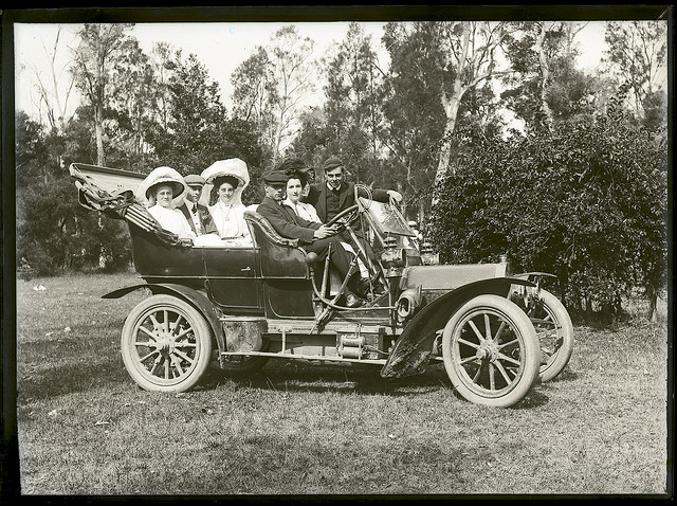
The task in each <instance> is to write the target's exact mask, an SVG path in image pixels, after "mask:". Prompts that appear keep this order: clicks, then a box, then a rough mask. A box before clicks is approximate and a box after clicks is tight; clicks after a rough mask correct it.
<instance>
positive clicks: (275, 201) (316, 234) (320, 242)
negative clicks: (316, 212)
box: [257, 171, 368, 307]
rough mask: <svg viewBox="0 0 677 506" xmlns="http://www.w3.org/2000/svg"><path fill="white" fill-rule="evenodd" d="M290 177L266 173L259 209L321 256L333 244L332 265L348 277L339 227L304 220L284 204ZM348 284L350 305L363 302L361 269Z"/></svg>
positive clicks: (285, 233)
mask: <svg viewBox="0 0 677 506" xmlns="http://www.w3.org/2000/svg"><path fill="white" fill-rule="evenodd" d="M288 180H289V176H288V175H287V174H285V173H283V172H281V171H268V172H266V173H265V174H264V175H263V181H264V184H265V192H266V196H265V198H264V199H263V201H262V202H261V204H259V207H258V210H257V212H258V213H259V214H260V215H262V216H264V217H265V218H267V219H268V221H269V222H270V224H271V225H272V227H273V228H274V229H275V231H277V233H278V234H280V235H281V236H283V237H287V238H289V239H298V240H299V245H300V246H301V247H303V249H305V250H306V251H309V252H310V251H312V252H314V253H316V254H317V255H318V257H319V259H320V260H324V259H325V258H326V257H327V254H329V246H330V245H331V263H332V266H333V267H334V268H336V270H337V271H338V272H339V274H340V275H341V276H342V277H343V278H345V276H346V275H347V273H348V270H349V268H350V258H349V256H348V253H347V252H346V250H345V249H344V248H343V247H342V246H341V242H340V239H339V238H338V237H337V236H336V235H335V234H336V233H337V232H338V229H339V227H333V226H332V227H328V226H327V225H322V224H321V223H316V222H311V221H307V220H304V219H303V218H301V217H299V216H296V215H295V214H294V213H293V212H292V211H291V209H289V208H287V207H286V206H284V205H282V201H283V200H284V197H285V189H286V186H287V181H288ZM367 283H368V280H367ZM347 286H348V287H349V290H352V292H348V293H347V295H346V306H348V307H357V306H359V305H361V304H362V303H363V301H362V300H361V299H360V298H359V297H358V296H357V295H356V293H357V294H359V295H360V296H365V294H366V290H365V283H364V280H363V279H362V278H361V277H360V275H359V272H355V273H354V274H353V275H352V276H351V278H350V279H349V280H348V285H347ZM353 292H354V293H353Z"/></svg>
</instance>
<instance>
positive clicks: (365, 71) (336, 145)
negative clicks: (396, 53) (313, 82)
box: [324, 22, 383, 181]
mask: <svg viewBox="0 0 677 506" xmlns="http://www.w3.org/2000/svg"><path fill="white" fill-rule="evenodd" d="M326 75H327V84H326V85H325V87H324V93H325V97H326V101H325V104H324V112H325V116H326V122H327V128H328V130H329V132H330V133H331V141H330V146H328V148H329V151H331V152H332V154H335V155H340V156H341V157H342V159H343V162H344V163H345V164H346V166H347V167H351V168H352V169H353V172H354V176H355V178H356V179H357V180H358V181H360V180H371V181H373V176H374V174H373V173H371V172H373V170H374V169H375V168H376V166H377V165H378V159H379V158H380V157H381V156H382V154H383V150H382V143H381V142H380V140H379V135H378V130H379V128H380V126H381V123H382V112H381V111H382V109H381V88H382V80H383V75H382V71H381V69H380V68H379V66H378V59H377V56H376V53H375V51H374V49H373V47H372V42H371V38H370V37H369V36H368V35H366V34H365V32H364V29H363V28H362V27H361V26H360V24H359V23H355V22H353V23H351V24H350V26H349V27H348V32H347V34H346V36H345V38H344V39H343V40H342V41H341V42H340V43H339V44H338V46H337V50H336V52H335V53H334V54H333V55H332V56H331V57H330V58H329V59H328V60H327V61H326Z"/></svg>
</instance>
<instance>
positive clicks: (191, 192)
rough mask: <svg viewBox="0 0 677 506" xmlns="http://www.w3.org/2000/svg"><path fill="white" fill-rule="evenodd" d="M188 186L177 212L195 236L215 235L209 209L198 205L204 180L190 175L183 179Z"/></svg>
mask: <svg viewBox="0 0 677 506" xmlns="http://www.w3.org/2000/svg"><path fill="white" fill-rule="evenodd" d="M183 180H184V181H185V182H186V185H187V186H188V191H187V192H186V198H185V200H184V202H183V205H181V206H180V207H179V210H180V211H181V212H182V213H183V215H184V216H185V217H186V219H187V220H188V224H189V225H190V228H191V229H192V230H193V232H195V235H202V234H211V233H217V234H218V231H217V229H216V223H214V220H213V219H212V215H211V214H210V213H209V209H207V208H206V207H205V206H203V205H201V204H199V203H198V201H199V200H200V194H201V193H202V187H203V186H204V185H205V180H204V178H203V177H202V176H199V175H197V174H190V175H189V176H186V177H184V178H183Z"/></svg>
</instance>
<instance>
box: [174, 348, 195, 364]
mask: <svg viewBox="0 0 677 506" xmlns="http://www.w3.org/2000/svg"><path fill="white" fill-rule="evenodd" d="M174 354H175V355H176V356H177V357H180V358H182V359H183V360H185V361H186V362H188V363H190V364H192V363H193V362H195V359H193V358H190V357H189V356H188V355H186V354H185V353H184V352H182V351H180V350H174Z"/></svg>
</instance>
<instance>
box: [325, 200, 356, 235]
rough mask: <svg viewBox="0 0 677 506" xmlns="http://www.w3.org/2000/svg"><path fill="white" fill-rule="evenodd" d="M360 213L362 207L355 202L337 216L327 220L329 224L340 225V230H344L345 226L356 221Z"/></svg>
mask: <svg viewBox="0 0 677 506" xmlns="http://www.w3.org/2000/svg"><path fill="white" fill-rule="evenodd" d="M359 215H360V207H359V206H358V205H357V204H355V205H352V206H350V207H348V208H346V209H344V210H343V211H341V212H340V213H338V214H337V215H336V216H334V217H333V218H332V219H331V220H329V221H328V222H327V225H328V226H334V225H338V226H339V227H338V230H342V229H343V228H344V227H346V226H348V225H350V224H351V223H352V222H354V221H355V220H356V219H357V217H358V216H359Z"/></svg>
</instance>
